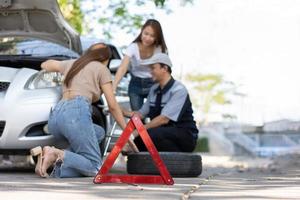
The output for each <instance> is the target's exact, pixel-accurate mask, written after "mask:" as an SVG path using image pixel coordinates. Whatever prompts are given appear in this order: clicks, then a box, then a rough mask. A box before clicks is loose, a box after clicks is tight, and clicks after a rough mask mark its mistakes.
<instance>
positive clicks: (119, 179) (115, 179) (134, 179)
mask: <svg viewBox="0 0 300 200" xmlns="http://www.w3.org/2000/svg"><path fill="white" fill-rule="evenodd" d="M135 129H136V130H137V132H138V134H139V135H140V137H141V138H142V140H143V142H144V143H145V146H146V147H147V149H148V151H149V153H150V155H151V157H152V159H153V161H154V164H155V165H156V167H157V168H158V170H159V172H160V176H158V175H119V174H109V173H108V172H109V170H110V169H111V167H112V166H113V164H114V163H115V161H116V159H117V157H118V155H119V154H120V152H121V150H122V148H123V147H124V145H125V144H126V143H127V141H128V139H129V137H130V135H131V134H132V132H133V131H134V130H135ZM94 183H130V184H166V185H173V184H174V181H173V178H172V177H171V175H170V173H169V171H168V169H167V168H166V166H165V164H164V163H163V161H162V159H161V158H160V156H159V154H158V151H157V150H156V148H155V146H154V144H153V142H152V140H151V138H150V136H149V134H148V132H147V130H146V128H145V127H144V125H143V123H142V122H141V120H140V118H139V117H138V116H137V115H134V116H133V117H131V119H130V120H129V122H128V124H127V126H126V128H125V129H124V131H123V133H122V134H121V136H120V138H119V139H118V140H117V142H116V144H115V146H114V147H113V149H112V150H111V152H110V154H109V155H108V157H107V158H106V160H105V161H104V163H103V165H102V167H101V169H100V170H99V172H98V173H97V175H96V176H95V178H94Z"/></svg>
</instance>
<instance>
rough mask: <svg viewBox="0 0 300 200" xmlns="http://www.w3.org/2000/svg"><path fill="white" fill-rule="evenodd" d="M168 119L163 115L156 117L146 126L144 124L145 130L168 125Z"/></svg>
mask: <svg viewBox="0 0 300 200" xmlns="http://www.w3.org/2000/svg"><path fill="white" fill-rule="evenodd" d="M169 121H170V119H169V118H167V117H166V116H163V115H158V116H157V117H155V118H153V119H152V120H151V121H150V122H149V123H148V124H145V128H146V129H150V128H156V127H159V126H162V125H165V124H167V123H169Z"/></svg>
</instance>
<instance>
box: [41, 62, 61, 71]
mask: <svg viewBox="0 0 300 200" xmlns="http://www.w3.org/2000/svg"><path fill="white" fill-rule="evenodd" d="M41 68H42V69H43V70H45V71H47V72H61V70H62V68H61V61H58V60H46V61H45V62H42V64H41Z"/></svg>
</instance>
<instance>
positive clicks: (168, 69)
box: [159, 63, 172, 74]
mask: <svg viewBox="0 0 300 200" xmlns="http://www.w3.org/2000/svg"><path fill="white" fill-rule="evenodd" d="M159 64H160V67H165V68H166V69H167V71H168V72H169V73H170V74H172V69H171V67H169V66H168V65H166V64H163V63H159Z"/></svg>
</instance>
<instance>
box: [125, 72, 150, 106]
mask: <svg viewBox="0 0 300 200" xmlns="http://www.w3.org/2000/svg"><path fill="white" fill-rule="evenodd" d="M153 83H154V82H153V80H152V78H139V77H136V76H133V75H131V80H130V82H129V86H128V96H129V99H130V107H131V110H134V111H137V110H139V109H140V108H141V107H142V106H143V104H144V99H146V98H147V96H148V94H149V91H150V88H151V86H152V85H153Z"/></svg>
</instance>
